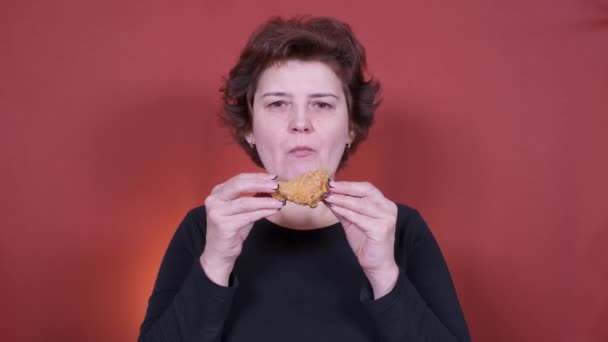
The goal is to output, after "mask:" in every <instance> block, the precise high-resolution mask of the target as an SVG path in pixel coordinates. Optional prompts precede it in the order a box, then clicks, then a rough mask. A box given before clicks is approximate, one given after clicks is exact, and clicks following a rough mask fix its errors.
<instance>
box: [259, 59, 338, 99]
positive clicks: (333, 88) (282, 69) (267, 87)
mask: <svg viewBox="0 0 608 342" xmlns="http://www.w3.org/2000/svg"><path fill="white" fill-rule="evenodd" d="M256 88H257V89H256V94H258V93H262V92H267V91H282V92H289V93H294V94H299V93H317V92H320V91H327V92H334V93H336V95H338V93H341V91H342V84H341V81H340V79H339V78H338V76H337V75H336V73H335V72H334V71H333V70H332V69H331V68H330V67H329V66H328V65H327V64H325V63H323V62H319V61H299V60H289V61H286V62H284V63H280V64H274V65H272V66H270V67H268V68H267V69H266V70H264V71H263V72H262V74H261V75H260V78H259V80H258V84H257V87H256Z"/></svg>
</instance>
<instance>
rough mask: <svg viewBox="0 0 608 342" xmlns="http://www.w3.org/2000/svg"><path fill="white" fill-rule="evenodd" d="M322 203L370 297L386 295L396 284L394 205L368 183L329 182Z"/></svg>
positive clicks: (397, 270) (395, 223)
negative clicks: (341, 229)
mask: <svg viewBox="0 0 608 342" xmlns="http://www.w3.org/2000/svg"><path fill="white" fill-rule="evenodd" d="M324 201H325V203H326V204H327V205H328V207H329V209H330V210H331V211H332V212H333V213H334V215H336V217H337V218H338V219H339V220H340V222H341V223H342V226H343V227H344V233H345V234H346V238H347V240H348V243H349V244H350V246H351V248H352V249H353V251H354V253H355V255H356V257H357V260H359V263H360V264H361V267H362V268H363V271H364V272H365V274H366V276H367V278H368V280H369V281H370V284H371V285H372V288H373V290H374V297H375V298H376V299H377V298H380V297H382V296H384V295H385V294H387V293H389V292H390V291H391V290H392V289H393V288H394V287H395V284H396V282H397V277H398V276H399V267H398V266H397V263H396V262H395V253H394V250H395V229H396V225H397V205H396V204H395V203H393V202H392V201H390V200H388V199H387V198H385V197H384V195H382V193H381V192H380V190H378V189H377V188H376V187H374V186H373V185H372V184H370V183H360V182H334V181H332V182H330V192H329V194H328V196H327V197H326V198H325V200H324Z"/></svg>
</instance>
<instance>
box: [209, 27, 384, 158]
mask: <svg viewBox="0 0 608 342" xmlns="http://www.w3.org/2000/svg"><path fill="white" fill-rule="evenodd" d="M294 59H295V60H304V61H310V60H315V61H321V62H324V63H326V64H327V65H328V66H330V67H331V68H332V69H333V70H334V72H336V75H337V76H338V77H339V78H340V80H341V81H342V85H343V88H344V93H345V94H346V101H347V105H348V113H349V125H350V129H351V130H353V132H354V133H355V136H354V139H353V141H352V142H351V146H350V148H349V149H346V151H345V153H344V155H343V156H342V159H341V160H340V165H339V168H341V167H343V166H344V165H345V163H346V160H347V159H348V156H349V154H351V153H353V152H354V151H355V150H356V149H357V146H358V145H359V144H360V143H361V142H362V141H363V140H365V138H366V137H367V134H368V131H369V128H370V127H371V125H372V124H373V122H374V114H375V111H376V109H377V108H378V106H379V104H380V99H379V96H378V93H379V90H380V83H379V82H378V81H376V80H374V79H371V78H370V79H368V80H366V79H365V73H366V57H365V49H364V47H363V45H361V43H360V42H359V41H358V40H357V39H356V38H355V36H354V34H353V32H352V30H351V28H350V27H349V25H348V24H346V23H344V22H341V21H338V20H337V19H334V18H329V17H294V18H290V19H283V18H280V17H274V18H271V19H270V20H268V21H267V22H265V23H264V24H262V25H261V26H260V27H259V28H258V29H257V30H255V31H254V32H253V34H252V35H251V36H250V38H249V41H248V42H247V45H245V48H244V49H243V51H242V52H241V55H240V58H239V60H238V62H237V64H236V65H235V66H234V67H233V68H232V69H231V70H230V73H229V75H228V77H227V78H225V79H224V83H223V85H222V87H221V89H220V92H221V93H222V100H223V111H222V112H221V116H220V118H221V120H222V122H223V123H224V124H225V125H226V126H228V128H229V129H230V131H231V133H232V135H233V137H234V138H235V140H236V141H237V142H238V143H239V145H241V146H242V147H243V149H244V150H245V151H246V152H247V153H248V154H249V156H250V157H251V159H252V160H253V161H254V162H255V164H256V165H258V166H260V167H264V165H263V164H262V161H261V160H260V157H259V155H258V153H257V151H256V150H255V149H254V148H252V147H250V146H249V144H248V143H247V141H246V139H245V136H246V134H248V133H250V132H251V130H252V111H251V108H253V95H254V94H255V90H256V86H257V83H258V79H259V77H260V75H261V74H262V72H263V71H264V70H266V68H268V67H270V66H272V65H275V64H277V63H281V62H285V61H287V60H294Z"/></svg>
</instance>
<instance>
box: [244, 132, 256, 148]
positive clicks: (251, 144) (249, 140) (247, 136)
mask: <svg viewBox="0 0 608 342" xmlns="http://www.w3.org/2000/svg"><path fill="white" fill-rule="evenodd" d="M245 141H247V143H248V144H249V147H251V148H252V149H255V141H254V140H253V133H247V134H245Z"/></svg>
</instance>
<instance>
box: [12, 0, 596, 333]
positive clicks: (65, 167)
mask: <svg viewBox="0 0 608 342" xmlns="http://www.w3.org/2000/svg"><path fill="white" fill-rule="evenodd" d="M252 3H253V2H251V4H250V2H247V1H236V0H233V1H224V2H220V1H192V0H183V1H169V0H165V1H146V2H142V1H135V0H112V1H109V0H106V1H77V0H71V1H70V0H61V1H17V0H14V1H3V2H2V5H0V6H1V9H0V27H1V29H0V50H1V52H0V58H1V62H0V99H1V102H0V103H1V107H0V110H1V117H0V127H1V128H0V129H1V132H0V133H1V134H0V148H1V150H0V152H1V154H0V158H1V159H0V162H1V167H0V172H1V175H0V193H1V195H0V201H1V203H0V211H1V216H0V217H1V218H0V220H1V221H0V222H1V230H0V286H1V287H2V288H1V289H0V293H1V294H2V299H1V300H2V305H0V310H1V315H2V317H0V318H1V319H0V324H1V325H2V326H1V327H0V329H1V331H2V335H3V336H6V337H4V338H3V340H5V341H134V340H135V339H136V336H137V330H138V328H139V324H140V323H141V321H142V319H143V315H144V310H145V307H146V302H147V298H148V295H149V293H150V291H151V288H152V285H153V280H154V278H155V276H156V272H157V269H158V266H159V263H160V260H161V257H162V254H163V253H164V250H165V248H166V246H167V244H168V241H169V239H170V237H171V236H172V234H173V232H174V230H175V228H176V226H177V224H178V223H179V222H180V220H181V219H182V218H183V216H184V214H185V213H186V212H187V210H188V209H189V208H191V207H193V206H196V205H200V204H201V203H202V201H203V198H204V197H205V196H206V194H207V192H208V191H209V190H210V189H211V187H212V186H213V185H215V184H217V183H218V182H221V181H223V180H224V179H226V178H228V177H230V176H232V175H234V174H236V173H238V172H243V171H252V170H255V168H254V166H252V164H251V163H250V162H249V161H248V160H247V158H246V157H245V156H244V154H243V153H241V152H240V151H239V150H238V148H237V147H236V146H235V145H234V144H232V143H231V142H230V139H229V138H228V136H227V134H226V132H225V131H224V130H222V129H221V128H220V127H219V126H218V125H217V121H216V113H217V111H218V110H219V94H218V92H217V89H218V87H219V85H220V80H221V77H222V76H223V75H225V74H226V73H227V71H228V69H229V67H230V66H231V65H232V64H233V63H234V62H235V60H236V57H237V54H238V52H239V50H240V48H241V47H242V45H243V44H244V42H245V39H246V38H247V36H248V35H249V33H250V32H251V30H253V29H254V28H255V27H256V26H257V25H258V24H259V23H260V22H262V21H263V20H264V19H267V18H268V17H269V16H270V15H273V14H281V15H291V14H317V15H318V14H324V15H332V16H336V17H338V18H341V19H344V20H346V21H348V22H350V23H351V24H352V26H353V27H354V30H355V32H356V33H357V34H358V35H359V37H360V38H361V40H362V41H363V43H364V44H365V45H366V46H367V49H368V53H369V61H370V70H371V72H372V73H373V74H374V75H376V76H377V77H378V78H379V79H380V80H381V81H382V82H383V86H384V99H385V100H384V103H383V105H382V107H381V109H380V111H379V113H378V120H377V125H376V126H375V127H374V128H373V130H372V132H371V137H370V139H369V141H368V143H367V144H366V145H365V146H364V147H363V148H362V150H360V152H359V153H358V155H356V156H355V157H354V158H353V159H352V162H351V163H350V166H349V167H348V168H347V170H346V171H345V172H344V173H343V175H342V179H350V180H368V181H371V182H372V183H374V184H375V185H377V186H378V187H379V188H380V189H382V190H383V191H384V192H385V193H386V194H387V195H388V196H390V198H392V199H394V200H396V201H400V202H403V203H407V204H410V205H412V206H414V207H416V208H418V209H419V210H420V211H421V212H422V214H423V216H424V217H425V218H426V219H427V221H428V222H429V224H430V226H431V228H432V229H433V231H434V233H435V235H436V237H437V239H438V240H439V242H440V244H441V246H442V248H443V251H444V254H445V255H446V258H447V260H448V263H449V265H450V267H451V270H452V273H453V277H454V280H455V282H456V286H457V289H458V292H459V295H460V298H461V302H462V305H463V309H464V311H465V314H466V317H467V319H468V322H469V324H470V328H471V331H472V335H473V338H474V339H475V340H476V341H607V340H608V328H606V321H608V291H606V289H607V288H608V252H607V250H608V249H607V248H606V244H607V243H608V214H607V210H606V209H608V205H607V201H606V198H605V194H606V193H607V192H608V186H607V185H608V182H607V181H606V176H607V175H608V162H607V155H608V151H607V150H608V138H607V137H606V134H605V131H606V129H607V128H608V120H607V117H608V100H607V98H608V2H606V1H605V0H585V1H584V0H579V1H575V0H534V1H530V0H525V1H524V0H518V1H512V0H494V1H482V0H466V1H447V0H445V1H428V0H425V1H422V0H414V1H381V0H378V1H371V2H370V1H366V2H362V3H361V4H353V3H352V2H351V1H346V0H344V1H321V0H315V1H312V0H311V1H301V2H300V3H292V4H289V5H287V4H285V3H284V2H283V1H256V2H255V4H252Z"/></svg>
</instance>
